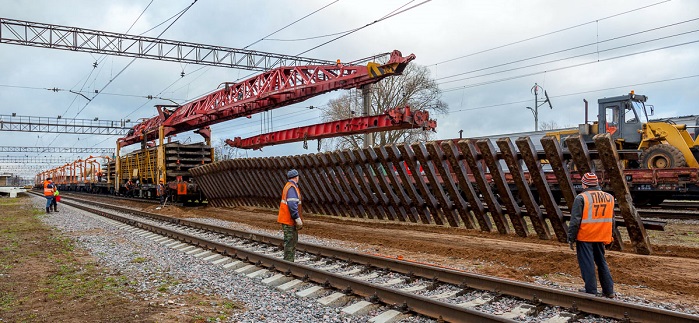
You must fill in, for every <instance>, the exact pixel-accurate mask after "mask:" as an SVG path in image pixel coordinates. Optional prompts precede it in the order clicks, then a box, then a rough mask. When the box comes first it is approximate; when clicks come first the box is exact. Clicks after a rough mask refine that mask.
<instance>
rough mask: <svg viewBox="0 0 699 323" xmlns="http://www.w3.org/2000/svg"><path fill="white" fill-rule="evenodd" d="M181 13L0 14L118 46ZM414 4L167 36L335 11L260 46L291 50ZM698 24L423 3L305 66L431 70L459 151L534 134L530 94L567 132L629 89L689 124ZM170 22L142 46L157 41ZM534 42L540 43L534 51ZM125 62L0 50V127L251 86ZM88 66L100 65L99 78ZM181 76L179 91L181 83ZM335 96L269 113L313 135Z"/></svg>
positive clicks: (231, 16)
mask: <svg viewBox="0 0 699 323" xmlns="http://www.w3.org/2000/svg"><path fill="white" fill-rule="evenodd" d="M191 2H192V1H191V0H168V1H165V0H153V1H152V3H151V1H150V0H126V1H124V0H120V1H109V2H107V1H87V0H73V1H70V0H66V1H48V0H47V1H37V0H34V1H18V0H0V8H2V9H1V10H0V17H4V18H11V19H19V20H27V21H33V22H42V23H50V24H58V25H66V26H75V27H81V28H87V29H96V30H104V31H111V32H118V33H125V32H126V31H127V30H129V27H130V26H131V25H132V24H134V21H136V20H137V18H138V17H139V15H141V13H143V14H142V16H141V17H140V19H138V20H137V21H136V23H135V24H134V25H133V27H132V28H131V31H129V34H141V33H143V32H145V31H147V30H149V29H151V28H152V27H154V26H156V25H158V24H160V23H162V22H163V21H165V20H166V19H168V18H170V17H172V16H173V15H175V14H176V13H178V12H179V11H181V10H182V9H184V8H185V7H187V6H188V5H190V4H191ZM421 2H422V1H421V0H417V1H412V2H411V1H407V0H402V1H393V0H392V1H386V0H384V1H363V0H362V1H360V0H352V1H350V0H340V1H333V0H322V1H320V0H316V1H269V0H267V1H264V0H256V1H221V0H199V1H197V2H196V3H195V4H194V5H193V6H192V7H191V9H190V10H189V11H187V12H186V13H185V14H184V15H183V16H182V17H181V18H180V19H179V20H178V21H177V22H175V23H174V24H173V25H172V27H170V28H169V29H168V30H167V31H165V33H164V34H163V36H161V38H165V39H172V40H180V41H188V42H194V43H203V44H211V45H220V46H227V47H235V48H242V47H245V46H248V45H250V44H251V43H254V42H256V41H257V40H259V39H261V38H262V37H264V36H266V35H268V34H270V33H272V32H273V31H275V30H277V29H279V28H281V27H283V26H285V25H287V24H290V23H292V22H293V21H295V20H297V19H299V18H302V17H303V16H305V15H308V14H309V13H311V12H313V11H315V10H317V9H320V8H321V7H323V6H326V5H328V4H331V3H332V4H331V5H330V6H328V7H327V8H325V9H323V10H322V11H320V12H318V13H316V14H314V15H312V16H310V17H308V18H306V19H304V20H302V21H300V22H299V23H296V24H294V25H293V26H291V27H288V28H286V29H284V30H283V31H281V32H279V33H277V34H274V35H273V36H270V37H269V38H274V39H284V40H289V39H299V38H308V37H313V36H320V35H325V34H333V33H338V32H342V31H347V30H350V29H354V28H357V27H361V26H364V25H366V24H368V23H370V22H372V21H374V20H376V19H378V18H380V17H382V16H384V15H386V14H388V13H390V12H392V11H394V10H395V9H397V8H399V7H401V6H403V5H405V4H406V3H409V4H408V5H407V6H406V7H404V8H407V7H410V6H413V5H416V4H419V3H421ZM149 3H151V4H150V6H149V7H148V9H147V10H145V12H144V9H145V8H146V7H147V6H148V5H149ZM643 7H646V8H643ZM639 8H643V9H639ZM635 9H638V10H635ZM697 18H699V2H697V1H690V0H686V1H682V0H673V1H662V0H635V1H552V0H551V1H517V0H512V1H504V0H481V1H461V0H433V1H430V2H427V3H425V4H423V5H420V6H418V7H416V8H414V9H411V10H409V11H406V12H404V13H401V14H399V15H397V16H394V17H392V18H389V19H387V20H384V21H381V22H378V23H376V24H374V25H372V26H369V27H366V28H364V29H362V30H360V31H358V32H355V33H353V34H351V35H349V36H346V37H344V38H341V39H339V40H336V41H334V42H331V43H329V44H327V45H325V46H322V47H320V48H318V49H314V50H312V51H310V52H308V53H306V54H304V55H303V56H307V57H314V58H320V59H327V60H335V59H341V60H343V61H351V60H354V59H358V58H363V57H367V56H370V55H373V54H377V53H383V52H389V51H391V50H393V49H398V50H400V51H402V52H403V54H404V55H407V54H410V53H414V54H415V55H416V56H417V59H416V60H414V61H413V63H411V64H420V65H423V66H427V67H429V69H430V71H431V73H432V76H433V77H434V78H435V79H437V82H438V83H439V84H440V85H439V86H440V88H441V90H442V91H443V94H442V100H443V101H445V102H446V103H447V104H448V105H449V109H450V112H449V113H448V114H444V115H433V117H434V118H436V119H437V122H438V130H437V138H438V139H445V138H454V137H458V135H459V133H458V131H459V130H463V131H464V136H465V137H471V136H483V135H493V134H500V133H502V134H505V133H512V132H520V131H531V130H533V129H534V118H533V116H532V113H531V112H530V111H529V110H527V109H526V107H528V106H533V101H534V96H533V94H532V93H531V91H530V90H531V88H532V86H533V85H534V83H538V84H539V85H540V86H542V87H543V88H544V89H545V90H546V91H547V92H548V94H549V96H550V98H551V101H552V103H553V110H551V109H549V108H548V107H547V106H542V107H541V108H540V110H539V112H540V113H539V120H540V123H542V122H555V123H556V124H558V125H559V126H576V125H577V124H578V123H581V122H583V120H584V115H583V101H582V100H583V99H587V100H588V101H590V103H591V107H592V109H591V111H593V112H591V113H590V116H591V118H595V116H596V113H595V112H594V111H595V110H596V102H597V99H598V98H602V97H610V96H617V95H622V94H625V93H627V92H628V91H630V90H635V91H636V93H640V94H645V95H647V96H649V98H650V100H649V101H650V103H651V104H653V105H654V106H655V112H656V116H657V117H672V116H680V115H691V114H699V109H698V106H697V103H696V102H697V99H699V43H697V42H699V20H692V19H697ZM688 20H692V21H689V22H686V21H688ZM168 24H169V22H168V23H165V24H163V25H161V26H160V27H158V28H155V29H154V30H152V31H150V32H148V33H146V34H145V35H146V36H152V37H155V36H157V35H159V34H160V33H161V32H162V31H163V29H164V28H165V27H166V26H167V25H168ZM668 25H673V26H670V27H666V26H668ZM663 27H665V28H663ZM648 30H652V31H648ZM557 31H558V32H557ZM547 34H548V35H547ZM630 34H635V35H632V36H628V35H630ZM540 35H544V36H541V37H537V36H540ZM330 39H331V38H321V39H314V40H306V41H270V40H263V41H261V42H258V43H256V44H255V45H253V46H251V47H250V49H255V50H260V51H268V52H274V53H280V54H289V55H296V54H298V53H301V52H303V51H306V50H308V49H310V48H312V47H314V46H316V45H318V44H321V43H323V42H325V41H327V40H330ZM505 45H506V46H505ZM571 48H575V49H571ZM663 48H664V49H663ZM547 54H549V55H547ZM131 60H132V59H131V58H126V57H116V56H109V57H104V56H102V55H98V54H90V53H81V52H70V51H62V50H54V49H45V48H34V47H23V46H17V45H8V44H0V114H11V113H13V112H14V113H17V114H18V115H31V116H53V117H55V116H57V115H62V116H64V117H76V114H78V111H80V110H82V111H81V112H80V113H79V115H77V117H78V118H89V119H92V118H95V117H99V118H100V119H102V120H121V119H125V118H129V119H131V120H136V119H138V118H150V117H152V116H153V115H154V114H155V108H154V107H153V105H154V104H167V103H169V102H168V101H162V100H147V99H144V98H138V97H130V96H123V95H134V96H146V95H157V94H158V93H161V94H160V96H161V97H165V98H169V99H172V100H175V101H177V102H180V103H184V102H186V101H189V100H193V99H195V98H197V97H198V96H201V95H202V94H204V93H207V92H209V91H211V90H214V89H215V88H216V87H217V86H218V85H219V84H220V83H222V82H226V81H235V80H236V79H238V78H240V77H243V76H245V75H248V74H250V73H251V72H249V71H244V70H236V69H227V68H221V67H213V68H210V67H204V68H203V69H200V68H201V66H196V65H187V64H180V63H173V62H160V61H154V60H146V59H138V60H136V61H135V62H134V63H133V64H132V65H131V66H129V67H128V68H127V69H126V70H125V71H124V72H123V73H122V74H121V75H119V76H118V77H116V78H114V76H115V75H116V74H117V73H118V72H119V71H120V70H122V69H123V68H124V67H125V66H126V65H127V64H129V62H131ZM95 61H100V64H99V65H98V66H97V68H94V69H93V63H94V62H95ZM183 71H184V73H185V77H181V76H180V74H181V73H182V72H183ZM113 78H114V80H113V81H112V82H111V83H110V84H109V85H108V86H106V85H107V84H108V82H109V80H110V79H113ZM673 79H674V80H673ZM173 82H175V83H174V85H172V86H170V85H171V84H173ZM8 86H25V87H41V88H54V87H56V88H61V89H69V90H74V91H80V90H82V91H93V90H100V89H103V88H105V86H106V88H105V89H104V92H103V94H101V95H99V96H97V97H96V98H95V99H94V100H93V101H92V102H90V103H89V104H87V105H86V100H85V99H84V98H82V97H80V96H77V95H75V94H71V93H70V92H57V93H54V92H50V91H46V90H33V89H20V88H14V87H8ZM168 86H170V87H169V88H168ZM166 88H167V90H165V89H166ZM339 94H341V92H337V91H336V92H332V93H329V94H325V95H322V96H319V97H316V98H313V99H311V100H307V101H305V102H302V103H299V104H295V105H292V106H288V107H284V108H280V109H277V110H274V112H273V116H274V117H273V124H274V130H282V129H286V128H291V127H298V126H302V125H307V124H313V123H319V122H321V119H320V111H318V109H314V110H309V109H307V108H306V107H308V106H310V105H313V106H323V105H324V104H326V103H327V102H328V100H330V99H332V98H334V97H337V96H338V95H339ZM523 101H526V102H523ZM260 119H261V116H260V115H256V116H253V118H252V119H241V120H233V121H228V122H225V123H222V124H219V125H216V126H213V133H214V140H215V141H218V140H219V139H222V138H223V139H225V138H233V137H236V136H240V137H243V138H245V137H249V136H253V135H256V134H259V133H260ZM188 137H191V138H190V139H187V138H188ZM200 138H201V137H200V136H198V135H190V134H183V135H179V136H178V137H177V139H179V140H181V141H183V140H190V141H199V140H200ZM115 140H116V137H107V136H85V135H67V134H62V135H57V134H43V133H12V132H0V146H39V147H44V146H48V145H49V144H51V145H52V146H57V147H63V146H68V147H114V145H115ZM309 146H310V147H311V148H312V149H311V150H308V151H306V150H303V148H302V144H301V143H292V144H287V145H280V146H275V147H267V148H265V149H264V150H263V151H261V152H260V151H250V152H249V154H248V155H249V156H250V157H253V156H272V155H287V154H302V153H306V152H315V149H313V147H315V144H311V145H309ZM0 155H13V154H7V153H0ZM22 155H23V154H22ZM29 155H31V156H37V154H29ZM39 155H40V156H50V157H58V155H57V154H39ZM62 157H66V158H67V157H69V158H76V157H84V156H65V155H63V156H62ZM0 167H2V165H0ZM0 170H1V169H0Z"/></svg>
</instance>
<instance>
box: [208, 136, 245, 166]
mask: <svg viewBox="0 0 699 323" xmlns="http://www.w3.org/2000/svg"><path fill="white" fill-rule="evenodd" d="M246 155H247V153H246V152H244V151H242V150H241V149H239V148H234V147H231V146H229V145H228V144H226V141H225V140H224V139H220V140H219V141H218V143H217V144H216V145H214V161H222V160H229V159H233V158H238V157H243V156H246Z"/></svg>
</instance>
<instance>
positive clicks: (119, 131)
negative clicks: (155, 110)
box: [0, 114, 137, 136]
mask: <svg viewBox="0 0 699 323" xmlns="http://www.w3.org/2000/svg"><path fill="white" fill-rule="evenodd" d="M136 124H137V123H135V122H126V121H115V120H95V119H72V118H53V117H33V116H17V115H14V114H13V115H0V131H22V132H51V133H71V134H91V135H118V136H123V135H126V134H127V133H128V131H129V129H131V128H132V127H133V126H134V125H136Z"/></svg>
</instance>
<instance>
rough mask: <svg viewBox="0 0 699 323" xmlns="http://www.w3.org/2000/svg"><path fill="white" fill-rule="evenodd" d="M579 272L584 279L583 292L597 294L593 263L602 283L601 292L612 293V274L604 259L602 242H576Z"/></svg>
mask: <svg viewBox="0 0 699 323" xmlns="http://www.w3.org/2000/svg"><path fill="white" fill-rule="evenodd" d="M576 249H577V253H578V264H579V265H580V274H582V278H583V280H584V281H585V292H586V293H590V294H597V278H596V277H595V265H597V274H598V275H599V281H600V284H601V285H602V293H604V294H605V295H609V294H612V293H614V282H613V281H612V274H611V273H609V267H607V261H606V260H605V259H604V243H602V242H581V241H578V242H577V243H576Z"/></svg>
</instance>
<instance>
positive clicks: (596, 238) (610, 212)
mask: <svg viewBox="0 0 699 323" xmlns="http://www.w3.org/2000/svg"><path fill="white" fill-rule="evenodd" d="M580 195H582V196H583V199H584V200H585V205H584V207H583V212H582V219H581V221H580V230H579V231H578V237H577V240H578V241H584V242H604V244H610V243H612V241H613V240H614V238H612V225H613V224H614V222H613V221H614V196H612V195H611V194H609V193H606V192H603V191H587V192H582V193H580Z"/></svg>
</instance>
